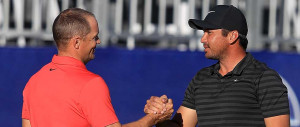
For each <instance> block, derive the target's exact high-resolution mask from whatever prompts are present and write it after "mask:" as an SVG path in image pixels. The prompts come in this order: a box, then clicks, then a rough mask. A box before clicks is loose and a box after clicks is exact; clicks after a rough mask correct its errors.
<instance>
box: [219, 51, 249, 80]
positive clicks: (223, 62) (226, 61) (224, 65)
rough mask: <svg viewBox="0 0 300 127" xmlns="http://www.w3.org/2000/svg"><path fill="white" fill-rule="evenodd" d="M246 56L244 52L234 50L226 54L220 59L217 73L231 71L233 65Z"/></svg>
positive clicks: (223, 73) (224, 73)
mask: <svg viewBox="0 0 300 127" xmlns="http://www.w3.org/2000/svg"><path fill="white" fill-rule="evenodd" d="M245 56H246V52H244V51H243V52H235V53H233V54H231V55H227V56H226V57H225V58H223V59H220V60H219V62H220V70H219V73H220V74H221V75H222V76H224V75H226V74H227V73H229V72H231V71H232V70H233V69H234V68H235V66H236V65H237V64H238V63H239V62H240V61H241V60H242V59H243V58H244V57H245Z"/></svg>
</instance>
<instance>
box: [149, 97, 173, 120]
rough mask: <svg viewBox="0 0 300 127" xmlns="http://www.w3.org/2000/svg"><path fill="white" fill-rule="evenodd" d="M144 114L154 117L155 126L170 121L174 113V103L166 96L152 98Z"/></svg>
mask: <svg viewBox="0 0 300 127" xmlns="http://www.w3.org/2000/svg"><path fill="white" fill-rule="evenodd" d="M144 112H145V113H146V114H147V115H151V116H153V117H154V119H155V122H154V123H155V124H158V123H161V122H163V121H165V120H170V118H171V116H172V114H173V112H174V109H173V101H172V99H168V98H167V96H166V95H162V96H161V97H156V96H152V97H151V98H150V99H149V100H147V104H146V105H145V108H144Z"/></svg>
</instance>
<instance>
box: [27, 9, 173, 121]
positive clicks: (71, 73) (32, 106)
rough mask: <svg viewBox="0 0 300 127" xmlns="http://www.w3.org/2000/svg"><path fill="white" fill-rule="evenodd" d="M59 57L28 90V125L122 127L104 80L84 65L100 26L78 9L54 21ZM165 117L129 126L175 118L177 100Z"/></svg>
mask: <svg viewBox="0 0 300 127" xmlns="http://www.w3.org/2000/svg"><path fill="white" fill-rule="evenodd" d="M52 30H53V37H54V40H55V42H56V45H57V49H58V54H57V55H54V56H53V58H52V62H50V63H48V64H47V65H45V66H44V67H43V68H41V70H39V71H38V72H37V73H36V74H34V75H33V76H32V77H31V78H30V80H29V81H28V83H27V84H26V86H25V88H24V91H23V110H22V126H23V127H30V126H32V127H90V126H93V127H103V126H106V127H120V126H122V125H121V124H120V123H119V120H118V118H117V116H116V114H115V111H114V109H113V106H112V104H111V99H110V95H109V89H108V87H107V85H106V83H105V82H104V80H103V79H102V78H101V77H100V76H99V75H96V74H94V73H92V72H90V71H88V70H87V69H86V67H85V64H86V63H87V62H89V61H90V60H92V59H94V58H95V55H94V53H95V48H96V44H100V40H99V38H98V33H99V30H98V24H97V21H96V19H95V16H94V15H93V14H92V13H90V12H88V11H85V10H82V9H79V8H72V9H67V10H65V11H63V12H61V13H60V14H59V15H58V16H57V18H56V19H55V21H54V23H53V29H52ZM168 101H169V103H167V105H166V109H169V110H167V111H165V113H164V114H147V115H146V116H144V117H143V118H141V119H140V120H138V121H135V122H132V123H128V124H126V125H124V126H134V127H139V126H143V127H144V126H153V125H154V124H156V123H157V122H159V121H161V120H165V119H168V118H170V117H171V115H172V112H173V107H172V106H173V105H172V100H170V99H169V100H168Z"/></svg>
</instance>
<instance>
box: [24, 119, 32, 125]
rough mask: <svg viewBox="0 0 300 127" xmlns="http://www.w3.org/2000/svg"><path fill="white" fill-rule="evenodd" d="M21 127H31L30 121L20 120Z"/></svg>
mask: <svg viewBox="0 0 300 127" xmlns="http://www.w3.org/2000/svg"><path fill="white" fill-rule="evenodd" d="M22 127H31V124H30V121H29V120H28V119H22Z"/></svg>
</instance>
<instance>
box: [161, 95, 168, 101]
mask: <svg viewBox="0 0 300 127" xmlns="http://www.w3.org/2000/svg"><path fill="white" fill-rule="evenodd" d="M160 99H161V101H162V102H163V103H167V102H168V97H167V95H162V96H161V97H160Z"/></svg>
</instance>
